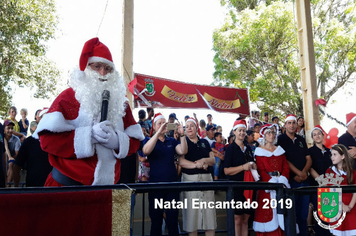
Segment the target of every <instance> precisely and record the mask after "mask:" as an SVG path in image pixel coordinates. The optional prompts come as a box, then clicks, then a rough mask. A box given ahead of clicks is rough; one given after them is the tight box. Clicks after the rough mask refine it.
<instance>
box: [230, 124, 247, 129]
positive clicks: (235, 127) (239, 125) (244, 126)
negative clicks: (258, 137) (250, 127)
mask: <svg viewBox="0 0 356 236" xmlns="http://www.w3.org/2000/svg"><path fill="white" fill-rule="evenodd" d="M239 127H243V128H245V129H246V128H247V127H246V125H243V124H238V125H235V126H234V127H233V128H232V130H235V129H237V128H239Z"/></svg>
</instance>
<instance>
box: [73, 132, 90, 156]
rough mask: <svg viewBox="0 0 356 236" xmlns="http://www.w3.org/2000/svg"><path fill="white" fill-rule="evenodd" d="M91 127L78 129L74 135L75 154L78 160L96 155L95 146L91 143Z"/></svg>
mask: <svg viewBox="0 0 356 236" xmlns="http://www.w3.org/2000/svg"><path fill="white" fill-rule="evenodd" d="M91 130H92V127H91V126H85V127H78V128H76V129H75V134H74V153H75V155H76V156H77V158H86V157H90V156H93V155H94V145H93V144H92V143H91Z"/></svg>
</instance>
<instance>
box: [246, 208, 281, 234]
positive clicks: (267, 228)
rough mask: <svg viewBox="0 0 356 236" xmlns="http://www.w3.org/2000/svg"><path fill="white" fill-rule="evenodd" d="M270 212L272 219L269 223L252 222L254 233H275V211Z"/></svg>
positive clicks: (276, 225)
mask: <svg viewBox="0 0 356 236" xmlns="http://www.w3.org/2000/svg"><path fill="white" fill-rule="evenodd" d="M272 212H273V217H272V220H271V221H267V222H258V221H253V230H254V231H256V232H272V231H275V230H276V229H277V228H278V218H277V210H276V209H275V208H274V209H272ZM281 228H282V227H281Z"/></svg>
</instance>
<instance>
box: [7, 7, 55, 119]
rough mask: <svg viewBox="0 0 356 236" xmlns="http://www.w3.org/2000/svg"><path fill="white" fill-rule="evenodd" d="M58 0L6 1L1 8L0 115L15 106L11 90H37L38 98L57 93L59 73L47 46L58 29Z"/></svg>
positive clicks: (36, 95)
mask: <svg viewBox="0 0 356 236" xmlns="http://www.w3.org/2000/svg"><path fill="white" fill-rule="evenodd" d="M57 22H58V20H57V16H56V14H55V3H54V0H2V1H1V4H0V113H1V115H2V116H4V115H6V112H7V110H8V108H9V105H10V104H11V98H12V96H11V86H14V85H18V86H27V87H29V88H35V89H36V92H35V95H34V96H35V97H36V98H48V96H49V94H51V93H53V92H54V91H55V87H56V80H57V79H58V78H59V71H58V69H56V67H55V65H54V63H53V62H51V61H50V60H49V59H48V58H46V55H45V54H46V49H47V48H46V45H45V43H46V42H47V41H48V40H50V39H52V38H54V34H55V29H56V25H57Z"/></svg>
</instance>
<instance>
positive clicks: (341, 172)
mask: <svg viewBox="0 0 356 236" xmlns="http://www.w3.org/2000/svg"><path fill="white" fill-rule="evenodd" d="M331 170H332V171H334V172H335V173H336V174H337V175H347V173H346V172H345V171H343V170H338V169H336V167H335V166H332V167H331Z"/></svg>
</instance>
